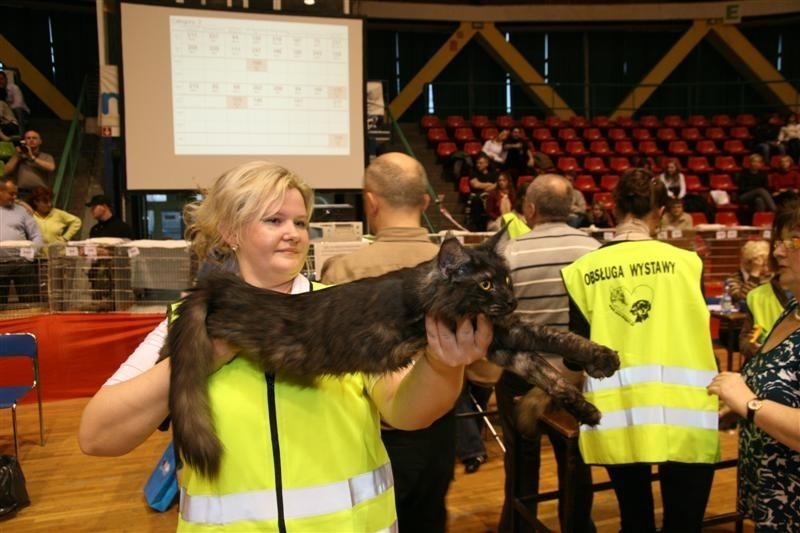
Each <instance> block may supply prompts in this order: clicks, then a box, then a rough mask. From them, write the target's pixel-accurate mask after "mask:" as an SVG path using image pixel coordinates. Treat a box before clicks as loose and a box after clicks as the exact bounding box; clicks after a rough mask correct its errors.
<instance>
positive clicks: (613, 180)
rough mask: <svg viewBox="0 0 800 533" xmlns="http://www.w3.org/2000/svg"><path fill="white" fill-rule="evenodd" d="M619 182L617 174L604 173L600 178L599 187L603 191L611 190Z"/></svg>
mask: <svg viewBox="0 0 800 533" xmlns="http://www.w3.org/2000/svg"><path fill="white" fill-rule="evenodd" d="M617 183H619V176H618V175H616V174H604V175H603V176H602V177H601V178H600V188H601V189H603V190H604V191H613V190H614V187H616V186H617Z"/></svg>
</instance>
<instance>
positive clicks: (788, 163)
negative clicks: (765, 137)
mask: <svg viewBox="0 0 800 533" xmlns="http://www.w3.org/2000/svg"><path fill="white" fill-rule="evenodd" d="M769 186H770V189H771V190H772V194H773V195H778V194H780V193H782V192H784V191H797V190H798V188H800V171H798V169H797V167H795V166H794V161H793V160H792V156H790V155H782V156H781V158H780V161H779V162H778V169H777V170H776V171H775V172H772V173H771V174H770V175H769Z"/></svg>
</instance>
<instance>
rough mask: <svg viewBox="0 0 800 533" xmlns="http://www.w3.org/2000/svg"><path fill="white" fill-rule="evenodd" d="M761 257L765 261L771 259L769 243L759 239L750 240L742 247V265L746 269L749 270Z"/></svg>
mask: <svg viewBox="0 0 800 533" xmlns="http://www.w3.org/2000/svg"><path fill="white" fill-rule="evenodd" d="M759 257H763V258H764V260H767V259H768V258H769V242H768V241H765V240H762V239H758V240H750V241H747V242H746V243H744V245H743V246H742V251H741V258H740V260H741V264H742V266H743V267H745V268H749V267H750V265H752V264H753V261H754V260H755V259H757V258H759Z"/></svg>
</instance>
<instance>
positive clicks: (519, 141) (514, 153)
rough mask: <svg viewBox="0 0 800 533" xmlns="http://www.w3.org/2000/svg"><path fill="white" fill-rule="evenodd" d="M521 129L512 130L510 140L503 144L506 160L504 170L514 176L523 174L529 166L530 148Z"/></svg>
mask: <svg viewBox="0 0 800 533" xmlns="http://www.w3.org/2000/svg"><path fill="white" fill-rule="evenodd" d="M524 137H525V136H524V134H523V132H522V129H521V128H512V129H511V134H510V135H509V137H508V139H506V140H505V142H504V143H503V150H505V152H506V160H505V164H504V165H503V168H504V169H505V170H508V171H509V172H510V173H511V175H512V176H519V175H520V174H523V173H524V172H525V170H526V168H527V166H528V146H527V144H528V143H527V142H526V141H525V138H524Z"/></svg>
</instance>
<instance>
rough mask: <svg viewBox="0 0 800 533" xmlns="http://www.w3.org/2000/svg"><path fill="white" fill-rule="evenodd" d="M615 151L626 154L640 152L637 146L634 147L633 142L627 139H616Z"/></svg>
mask: <svg viewBox="0 0 800 533" xmlns="http://www.w3.org/2000/svg"><path fill="white" fill-rule="evenodd" d="M614 151H615V152H616V153H617V154H619V155H624V156H631V155H637V154H638V153H639V152H637V151H636V148H634V147H633V143H632V142H631V141H627V140H622V141H616V142H615V143H614Z"/></svg>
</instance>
